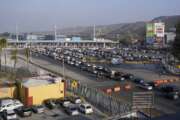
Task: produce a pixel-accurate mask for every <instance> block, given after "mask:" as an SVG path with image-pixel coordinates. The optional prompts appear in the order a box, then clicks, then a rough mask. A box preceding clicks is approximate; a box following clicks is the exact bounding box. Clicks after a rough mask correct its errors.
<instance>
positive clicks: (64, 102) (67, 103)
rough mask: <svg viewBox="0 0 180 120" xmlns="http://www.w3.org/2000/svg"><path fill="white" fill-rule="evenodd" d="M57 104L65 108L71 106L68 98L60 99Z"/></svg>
mask: <svg viewBox="0 0 180 120" xmlns="http://www.w3.org/2000/svg"><path fill="white" fill-rule="evenodd" d="M56 103H57V104H60V105H61V106H63V107H68V106H69V105H70V104H71V101H70V100H69V99H68V98H64V99H58V100H57V101H56Z"/></svg>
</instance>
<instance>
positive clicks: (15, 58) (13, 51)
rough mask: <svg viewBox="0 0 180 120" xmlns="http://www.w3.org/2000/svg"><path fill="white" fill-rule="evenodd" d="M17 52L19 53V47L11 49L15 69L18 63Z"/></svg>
mask: <svg viewBox="0 0 180 120" xmlns="http://www.w3.org/2000/svg"><path fill="white" fill-rule="evenodd" d="M17 54H18V50H17V48H15V49H14V50H12V51H11V60H13V61H14V66H13V67H14V70H15V69H16V64H17V61H18V57H17Z"/></svg>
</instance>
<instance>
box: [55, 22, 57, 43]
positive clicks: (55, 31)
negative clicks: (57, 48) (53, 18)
mask: <svg viewBox="0 0 180 120" xmlns="http://www.w3.org/2000/svg"><path fill="white" fill-rule="evenodd" d="M56 30H57V27H56V25H54V39H55V41H56V40H57V31H56Z"/></svg>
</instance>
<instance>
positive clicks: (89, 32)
mask: <svg viewBox="0 0 180 120" xmlns="http://www.w3.org/2000/svg"><path fill="white" fill-rule="evenodd" d="M158 21H161V22H164V23H165V25H166V27H165V29H166V31H168V30H169V28H173V27H175V25H176V24H177V22H180V15H174V16H160V17H156V18H154V19H152V20H151V21H142V22H134V23H121V24H112V25H100V26H96V36H97V37H104V38H107V39H112V40H127V39H128V40H134V39H138V40H144V37H145V28H146V27H145V26H146V23H147V22H158ZM58 32H59V33H61V34H65V35H68V36H71V35H78V36H81V37H84V38H87V39H88V38H89V39H90V38H92V37H93V26H89V27H75V28H66V29H61V30H58Z"/></svg>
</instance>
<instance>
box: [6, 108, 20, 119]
mask: <svg viewBox="0 0 180 120" xmlns="http://www.w3.org/2000/svg"><path fill="white" fill-rule="evenodd" d="M4 119H5V120H16V119H17V115H16V113H15V112H14V110H8V111H4Z"/></svg>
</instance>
